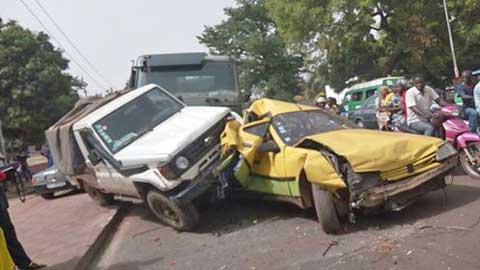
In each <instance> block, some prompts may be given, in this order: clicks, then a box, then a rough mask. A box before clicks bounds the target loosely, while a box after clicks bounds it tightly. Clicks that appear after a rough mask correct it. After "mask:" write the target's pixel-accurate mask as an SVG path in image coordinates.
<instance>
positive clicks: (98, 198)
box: [83, 183, 114, 206]
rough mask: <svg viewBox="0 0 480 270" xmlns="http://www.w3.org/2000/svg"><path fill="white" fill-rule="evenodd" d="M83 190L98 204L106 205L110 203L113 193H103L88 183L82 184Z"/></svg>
mask: <svg viewBox="0 0 480 270" xmlns="http://www.w3.org/2000/svg"><path fill="white" fill-rule="evenodd" d="M83 187H84V189H85V191H86V192H87V194H88V196H90V198H92V199H93V201H95V202H96V203H97V204H98V205H100V206H107V205H110V204H112V202H113V198H114V195H113V194H109V193H104V192H102V191H100V190H99V189H97V188H94V187H92V186H90V185H88V184H85V183H84V184H83Z"/></svg>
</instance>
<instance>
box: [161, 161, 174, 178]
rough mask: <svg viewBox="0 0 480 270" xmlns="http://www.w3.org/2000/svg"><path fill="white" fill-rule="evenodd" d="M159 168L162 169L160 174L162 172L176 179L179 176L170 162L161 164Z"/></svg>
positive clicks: (164, 175) (166, 176) (165, 175)
mask: <svg viewBox="0 0 480 270" xmlns="http://www.w3.org/2000/svg"><path fill="white" fill-rule="evenodd" d="M158 170H159V171H160V174H162V176H163V177H165V178H166V179H170V180H175V179H177V178H178V176H177V175H176V174H175V172H174V171H173V170H172V168H170V165H169V164H165V165H161V166H159V167H158Z"/></svg>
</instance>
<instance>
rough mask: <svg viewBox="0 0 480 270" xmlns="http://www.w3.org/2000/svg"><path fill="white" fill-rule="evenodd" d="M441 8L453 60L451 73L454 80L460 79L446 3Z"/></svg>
mask: <svg viewBox="0 0 480 270" xmlns="http://www.w3.org/2000/svg"><path fill="white" fill-rule="evenodd" d="M443 8H444V9H445V20H446V21H447V29H448V39H449V40H450V50H452V59H453V71H454V72H455V78H459V77H460V72H459V71H458V66H457V57H456V56H455V45H453V36H452V29H451V28H450V18H449V16H448V8H447V1H446V0H443Z"/></svg>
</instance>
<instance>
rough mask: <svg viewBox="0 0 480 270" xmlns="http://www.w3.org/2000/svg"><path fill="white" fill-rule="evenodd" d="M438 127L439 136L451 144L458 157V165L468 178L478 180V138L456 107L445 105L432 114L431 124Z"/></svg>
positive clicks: (479, 161)
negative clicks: (435, 124)
mask: <svg viewBox="0 0 480 270" xmlns="http://www.w3.org/2000/svg"><path fill="white" fill-rule="evenodd" d="M435 121H437V124H440V125H437V126H440V129H439V136H440V137H442V138H443V139H444V140H446V141H448V142H451V143H452V144H453V145H454V146H455V148H456V149H457V151H458V152H459V155H460V164H461V165H462V168H463V170H464V171H465V173H467V174H468V175H469V176H471V177H473V178H475V179H480V136H479V135H478V134H477V133H474V132H471V131H470V127H469V126H468V123H467V122H466V121H465V120H463V119H462V118H461V117H460V111H459V109H458V107H457V106H456V105H447V106H444V107H442V108H440V109H437V110H436V111H435V112H434V113H433V120H432V122H434V123H435Z"/></svg>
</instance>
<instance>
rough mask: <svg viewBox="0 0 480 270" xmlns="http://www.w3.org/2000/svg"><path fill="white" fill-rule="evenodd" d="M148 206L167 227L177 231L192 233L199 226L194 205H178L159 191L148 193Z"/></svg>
mask: <svg viewBox="0 0 480 270" xmlns="http://www.w3.org/2000/svg"><path fill="white" fill-rule="evenodd" d="M146 199H147V204H148V207H150V210H152V212H153V214H155V216H156V217H157V218H158V219H159V220H160V221H161V222H162V223H164V224H165V225H168V226H170V227H172V228H174V229H175V230H177V231H191V230H192V229H193V228H195V226H196V225H197V224H198V220H199V215H198V211H197V208H196V207H195V206H194V205H193V204H192V203H186V204H185V205H178V204H176V203H175V202H174V201H173V200H171V199H170V198H168V197H167V196H166V195H164V194H162V193H161V192H159V191H157V190H154V189H152V190H150V191H149V192H148V193H147V198H146Z"/></svg>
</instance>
